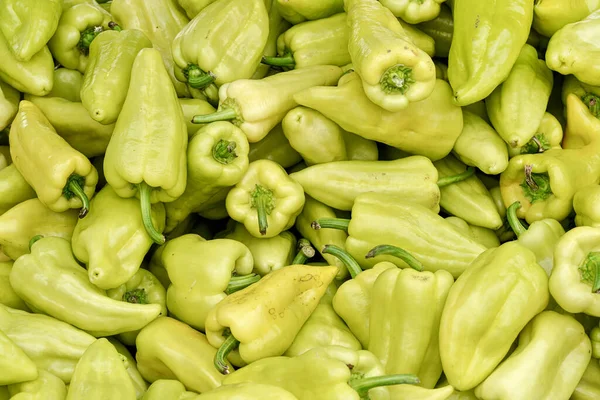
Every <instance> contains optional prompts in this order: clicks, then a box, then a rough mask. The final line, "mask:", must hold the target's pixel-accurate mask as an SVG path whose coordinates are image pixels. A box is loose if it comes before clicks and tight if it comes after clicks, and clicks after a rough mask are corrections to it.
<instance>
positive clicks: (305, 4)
mask: <svg viewBox="0 0 600 400" xmlns="http://www.w3.org/2000/svg"><path fill="white" fill-rule="evenodd" d="M276 3H277V8H279V12H280V13H281V16H282V17H283V18H285V19H286V20H288V21H290V22H291V23H292V24H299V23H300V22H303V21H306V20H309V21H313V20H319V19H322V18H327V17H329V16H331V15H334V14H337V13H341V12H343V11H344V0H323V1H319V2H314V1H310V0H276Z"/></svg>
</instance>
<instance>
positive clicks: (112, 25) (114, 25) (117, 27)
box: [108, 21, 123, 32]
mask: <svg viewBox="0 0 600 400" xmlns="http://www.w3.org/2000/svg"><path fill="white" fill-rule="evenodd" d="M108 27H109V28H110V29H112V30H113V31H117V32H121V31H122V30H123V29H122V28H121V26H120V25H118V24H117V23H116V22H115V21H110V22H109V23H108Z"/></svg>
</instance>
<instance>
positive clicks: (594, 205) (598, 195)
mask: <svg viewBox="0 0 600 400" xmlns="http://www.w3.org/2000/svg"><path fill="white" fill-rule="evenodd" d="M1 175H2V172H0V176H1ZM0 182H1V180H0ZM599 205H600V186H598V185H590V186H585V187H583V188H581V189H579V190H578V191H577V192H575V196H573V209H574V211H575V214H576V215H575V225H577V226H594V227H600V208H599V207H598V206H599Z"/></svg>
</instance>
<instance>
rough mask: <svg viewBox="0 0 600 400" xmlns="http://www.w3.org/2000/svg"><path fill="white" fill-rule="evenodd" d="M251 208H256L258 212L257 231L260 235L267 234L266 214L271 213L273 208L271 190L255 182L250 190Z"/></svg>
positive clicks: (273, 200) (267, 222) (273, 202)
mask: <svg viewBox="0 0 600 400" xmlns="http://www.w3.org/2000/svg"><path fill="white" fill-rule="evenodd" d="M251 196H252V208H256V212H257V214H258V231H259V232H260V234H261V235H266V234H267V228H268V227H269V221H268V217H267V216H268V215H271V212H273V209H274V208H275V199H273V191H272V190H270V189H267V188H266V187H264V186H261V185H259V184H256V186H255V188H254V191H252V195H251Z"/></svg>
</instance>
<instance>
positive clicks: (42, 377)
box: [0, 369, 67, 400]
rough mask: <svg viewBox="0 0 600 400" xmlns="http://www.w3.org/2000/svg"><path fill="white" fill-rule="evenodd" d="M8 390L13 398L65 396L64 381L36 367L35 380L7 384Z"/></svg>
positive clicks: (47, 399) (59, 399)
mask: <svg viewBox="0 0 600 400" xmlns="http://www.w3.org/2000/svg"><path fill="white" fill-rule="evenodd" d="M8 392H9V393H10V395H11V396H12V397H11V399H14V400H26V399H31V400H34V399H44V400H65V398H66V397H67V387H66V386H65V383H64V382H63V381H62V380H60V378H58V377H56V376H55V375H53V374H51V373H50V372H48V371H45V370H43V369H38V377H37V379H35V380H32V381H29V382H22V383H17V384H14V385H9V386H8ZM0 398H1V397H0Z"/></svg>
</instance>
